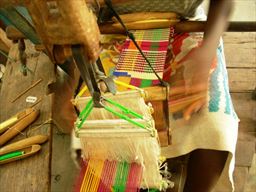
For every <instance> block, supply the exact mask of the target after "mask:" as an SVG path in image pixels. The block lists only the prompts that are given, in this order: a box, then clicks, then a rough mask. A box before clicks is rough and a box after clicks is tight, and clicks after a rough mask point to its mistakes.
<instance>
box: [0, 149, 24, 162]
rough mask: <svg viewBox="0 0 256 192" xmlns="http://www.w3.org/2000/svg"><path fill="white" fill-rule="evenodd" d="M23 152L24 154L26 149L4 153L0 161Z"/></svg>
mask: <svg viewBox="0 0 256 192" xmlns="http://www.w3.org/2000/svg"><path fill="white" fill-rule="evenodd" d="M23 154H24V151H14V152H11V153H7V154H4V155H1V156H0V161H3V160H7V159H11V158H13V157H18V156H21V155H23Z"/></svg>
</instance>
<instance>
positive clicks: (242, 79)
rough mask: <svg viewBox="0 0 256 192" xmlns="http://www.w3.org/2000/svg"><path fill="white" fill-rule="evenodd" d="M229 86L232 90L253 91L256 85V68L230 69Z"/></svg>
mask: <svg viewBox="0 0 256 192" xmlns="http://www.w3.org/2000/svg"><path fill="white" fill-rule="evenodd" d="M228 76H229V86H230V91H231V92H248V91H253V90H254V89H255V87H256V84H255V82H256V68H252V69H243V68H234V69H233V68H232V69H228Z"/></svg>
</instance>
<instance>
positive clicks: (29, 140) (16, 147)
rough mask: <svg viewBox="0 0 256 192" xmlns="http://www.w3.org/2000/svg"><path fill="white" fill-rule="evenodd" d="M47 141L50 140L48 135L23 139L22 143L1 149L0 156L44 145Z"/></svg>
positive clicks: (18, 142)
mask: <svg viewBox="0 0 256 192" xmlns="http://www.w3.org/2000/svg"><path fill="white" fill-rule="evenodd" d="M47 139H48V136H47V135H36V136H32V137H29V138H26V139H22V140H20V141H17V142H15V143H12V144H9V145H6V146H4V147H2V148H0V155H4V154H7V153H11V152H14V151H18V150H21V149H23V148H25V147H28V146H31V145H36V144H42V143H44V142H46V141H47Z"/></svg>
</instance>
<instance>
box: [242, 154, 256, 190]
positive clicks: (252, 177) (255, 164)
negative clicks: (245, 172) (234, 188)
mask: <svg viewBox="0 0 256 192" xmlns="http://www.w3.org/2000/svg"><path fill="white" fill-rule="evenodd" d="M255 181H256V153H255V154H254V157H253V161H252V166H251V167H250V168H249V176H248V179H247V181H246V184H245V189H244V192H252V191H255V189H256V182H255Z"/></svg>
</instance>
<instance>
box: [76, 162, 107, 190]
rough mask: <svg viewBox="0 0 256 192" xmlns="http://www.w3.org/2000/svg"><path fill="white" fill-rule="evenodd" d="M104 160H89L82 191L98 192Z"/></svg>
mask: <svg viewBox="0 0 256 192" xmlns="http://www.w3.org/2000/svg"><path fill="white" fill-rule="evenodd" d="M103 166H104V161H97V160H89V162H88V166H87V169H86V172H85V175H84V179H83V183H82V187H81V189H80V192H97V191H98V187H99V184H100V180H101V174H102V170H103Z"/></svg>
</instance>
